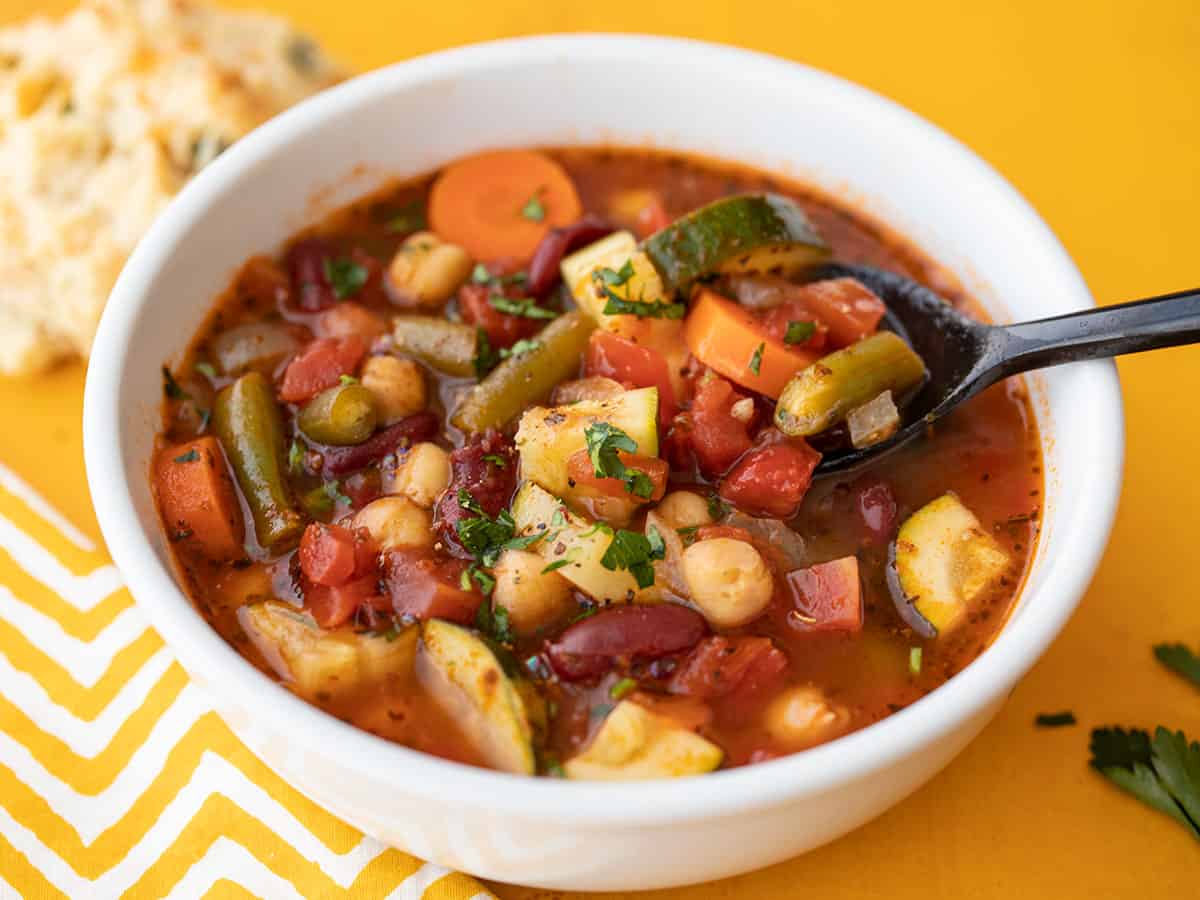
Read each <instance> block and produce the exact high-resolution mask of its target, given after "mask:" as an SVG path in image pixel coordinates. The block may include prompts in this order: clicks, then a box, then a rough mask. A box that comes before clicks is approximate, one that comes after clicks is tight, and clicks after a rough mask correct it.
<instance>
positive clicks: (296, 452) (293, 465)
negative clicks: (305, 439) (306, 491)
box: [287, 438, 304, 475]
mask: <svg viewBox="0 0 1200 900" xmlns="http://www.w3.org/2000/svg"><path fill="white" fill-rule="evenodd" d="M287 462H288V471H289V472H291V473H292V474H293V475H299V474H300V472H301V471H302V470H303V468H304V447H303V446H301V444H300V442H299V441H298V440H296V439H295V438H293V439H292V445H291V446H290V447H288V458H287Z"/></svg>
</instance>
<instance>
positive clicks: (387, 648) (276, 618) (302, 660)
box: [239, 600, 417, 701]
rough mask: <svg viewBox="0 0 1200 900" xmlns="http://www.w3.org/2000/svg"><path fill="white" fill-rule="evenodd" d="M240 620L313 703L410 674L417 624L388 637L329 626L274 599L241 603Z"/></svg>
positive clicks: (273, 662)
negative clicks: (389, 676)
mask: <svg viewBox="0 0 1200 900" xmlns="http://www.w3.org/2000/svg"><path fill="white" fill-rule="evenodd" d="M239 620H240V622H241V625H242V628H243V629H245V631H246V634H248V635H249V636H250V639H251V640H252V641H253V642H254V645H255V647H257V648H258V650H259V652H260V653H262V655H263V656H264V657H266V659H267V662H268V663H270V665H271V667H272V668H273V669H274V670H275V671H276V672H277V673H278V674H279V676H280V677H281V678H283V679H284V680H285V681H286V682H287V683H289V684H290V685H291V686H292V687H293V688H294V689H295V690H296V692H297V693H298V694H300V695H301V696H302V697H304V698H305V699H307V700H310V701H311V700H314V699H315V698H317V695H318V694H321V695H326V694H327V695H330V696H336V695H339V694H344V693H348V692H351V691H354V690H356V689H358V688H360V687H364V686H367V685H370V684H375V683H378V682H380V681H382V680H383V679H384V678H386V677H387V676H388V675H389V674H399V675H401V676H404V677H407V676H408V675H409V674H410V673H411V672H412V667H413V660H414V658H415V656H416V649H417V629H416V628H405V629H404V630H403V631H400V632H398V633H395V634H391V633H389V634H387V635H377V634H364V633H358V632H355V631H354V630H353V629H350V628H344V627H343V628H335V629H332V630H326V629H324V628H321V627H320V626H319V625H318V624H317V623H316V622H315V621H313V619H312V617H311V616H309V615H308V614H307V613H305V612H302V611H301V610H298V609H295V608H293V607H292V606H289V605H288V604H286V603H280V602H279V601H276V600H267V601H264V602H261V603H252V604H250V605H249V606H246V607H243V608H242V610H241V611H240V613H239Z"/></svg>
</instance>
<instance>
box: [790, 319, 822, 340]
mask: <svg viewBox="0 0 1200 900" xmlns="http://www.w3.org/2000/svg"><path fill="white" fill-rule="evenodd" d="M816 332H817V323H816V322H788V323H787V331H786V332H784V335H783V342H784V343H785V344H803V343H804V342H805V341H807V340H808V339H809V338H811V337H812V336H813V335H814V334H816Z"/></svg>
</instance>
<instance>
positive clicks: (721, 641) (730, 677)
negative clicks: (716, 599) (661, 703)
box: [670, 636, 788, 698]
mask: <svg viewBox="0 0 1200 900" xmlns="http://www.w3.org/2000/svg"><path fill="white" fill-rule="evenodd" d="M787 667H788V660H787V656H786V655H785V654H784V653H783V651H782V650H780V649H779V648H777V647H776V646H775V645H774V644H773V643H772V642H771V639H770V638H766V637H720V636H717V637H710V638H706V639H705V640H704V641H703V642H702V643H701V644H700V645H699V646H698V647H696V649H695V650H693V651H692V652H691V654H689V655H688V657H687V658H686V659H685V660H684V661H683V664H682V665H680V667H679V668H678V669H677V670H676V671H675V674H674V676H673V677H672V678H671V683H670V690H671V693H673V694H687V695H690V696H693V697H705V698H711V697H725V696H728V695H729V694H732V693H734V692H735V691H736V692H738V693H739V694H752V693H755V692H757V691H759V690H761V689H762V688H764V687H767V686H768V685H770V684H771V683H772V682H774V681H775V679H776V678H778V677H779V676H780V675H782V674H783V673H784V672H785V671H786V670H787Z"/></svg>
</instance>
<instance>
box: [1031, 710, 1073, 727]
mask: <svg viewBox="0 0 1200 900" xmlns="http://www.w3.org/2000/svg"><path fill="white" fill-rule="evenodd" d="M1033 724H1034V725H1036V726H1037V727H1038V728H1061V727H1063V726H1064V725H1074V724H1075V713H1073V712H1071V711H1070V710H1069V709H1068V710H1064V711H1063V712H1057V713H1038V715H1037V718H1035V719H1034V720H1033Z"/></svg>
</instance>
